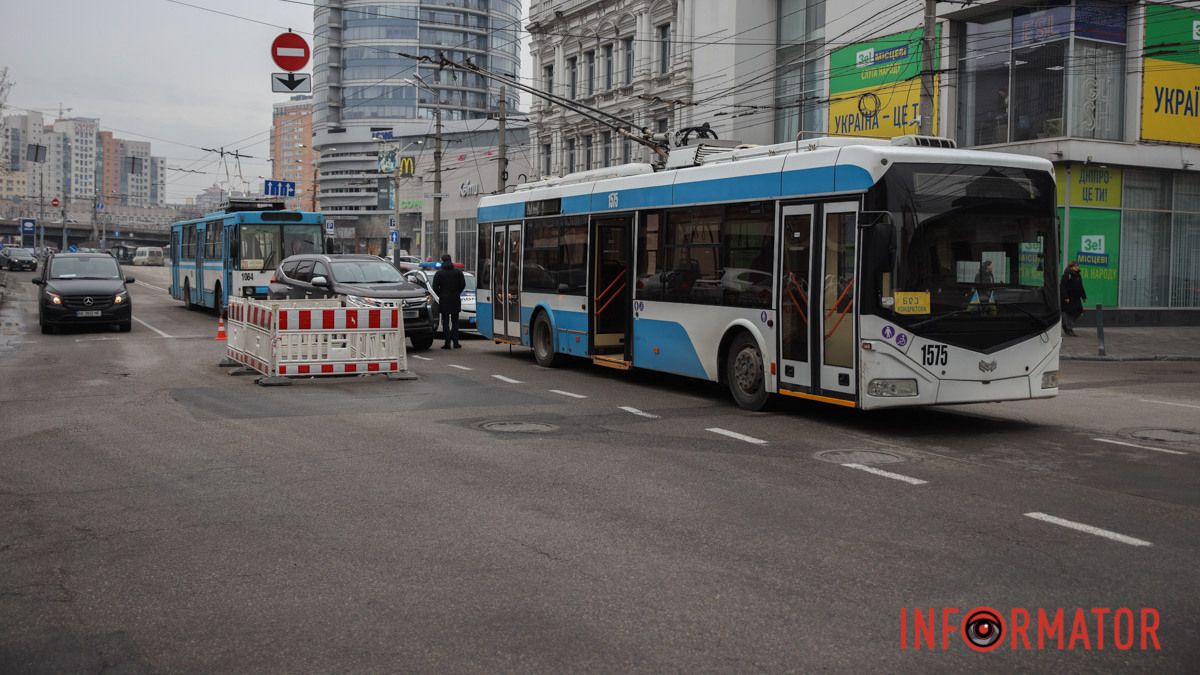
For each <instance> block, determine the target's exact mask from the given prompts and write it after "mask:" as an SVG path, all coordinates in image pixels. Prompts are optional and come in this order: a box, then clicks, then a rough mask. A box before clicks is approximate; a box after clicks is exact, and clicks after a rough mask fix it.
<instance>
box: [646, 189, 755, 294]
mask: <svg viewBox="0 0 1200 675" xmlns="http://www.w3.org/2000/svg"><path fill="white" fill-rule="evenodd" d="M664 221H665V227H664ZM642 223H643V225H642V227H641V228H639V232H638V273H637V276H638V284H637V298H638V299H639V300H666V301H668V302H687V303H694V304H705V305H725V306H729V307H754V308H759V307H761V308H766V307H769V306H770V304H771V295H772V280H773V279H774V275H773V274H772V273H771V268H772V266H773V265H774V255H775V250H774V246H775V235H774V229H775V208H774V204H772V203H771V202H751V203H747V204H730V205H728V206H704V207H696V208H687V209H672V210H669V211H666V212H661V211H653V212H648V213H643V214H642Z"/></svg>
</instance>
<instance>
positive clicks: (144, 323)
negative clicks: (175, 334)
mask: <svg viewBox="0 0 1200 675" xmlns="http://www.w3.org/2000/svg"><path fill="white" fill-rule="evenodd" d="M133 320H134V321H136V322H138V323H140V324H142V325H143V326H145V327H146V328H149V329H150V330H152V331H154V332H155V333H158V334H159V335H161V336H163V337H165V338H169V337H171V336H170V335H167V334H166V333H164V332H162V331H161V330H159V329H157V328H155V327H154V326H151V325H150V324H148V323H146V322H145V321H142V320H141V319H139V318H137V317H136V316H135V317H133Z"/></svg>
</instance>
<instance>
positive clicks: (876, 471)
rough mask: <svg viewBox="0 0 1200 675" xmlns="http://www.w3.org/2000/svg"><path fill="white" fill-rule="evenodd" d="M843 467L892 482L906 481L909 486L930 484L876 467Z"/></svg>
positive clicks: (850, 465)
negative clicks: (888, 479) (889, 479)
mask: <svg viewBox="0 0 1200 675" xmlns="http://www.w3.org/2000/svg"><path fill="white" fill-rule="evenodd" d="M842 466H844V467H846V468H848V469H858V470H859V471H866V472H867V473H870V474H875V475H876V476H883V477H884V478H891V479H892V480H899V481H904V482H905V483H908V484H909V485H924V484H925V483H927V482H928V481H923V480H921V479H920V478H913V477H912V476H905V475H904V474H899V473H892V472H891V471H884V470H883V469H876V468H875V467H873V466H867V465H866V464H843V465H842Z"/></svg>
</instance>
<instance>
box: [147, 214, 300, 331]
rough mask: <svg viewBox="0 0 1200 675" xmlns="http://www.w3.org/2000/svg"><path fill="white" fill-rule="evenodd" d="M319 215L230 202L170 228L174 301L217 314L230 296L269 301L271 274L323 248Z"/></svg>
mask: <svg viewBox="0 0 1200 675" xmlns="http://www.w3.org/2000/svg"><path fill="white" fill-rule="evenodd" d="M322 223H323V218H322V216H321V214H320V213H313V212H308V211H289V210H286V209H285V208H284V203H283V202H281V201H270V200H263V199H259V200H252V199H251V200H237V199H235V200H230V202H229V203H228V204H227V205H226V206H225V208H223V209H221V210H220V211H214V212H213V213H209V214H205V215H204V217H202V218H196V219H195V220H184V221H180V222H177V223H173V224H172V225H171V244H170V252H171V253H170V256H169V257H168V262H167V264H168V265H169V266H170V268H171V269H170V272H171V297H173V298H175V299H176V300H182V301H183V302H184V304H186V305H187V306H188V307H209V308H213V309H216V310H217V311H218V313H219V312H221V311H222V310H223V308H224V307H226V306H227V304H228V300H229V296H230V295H234V296H245V297H256V298H265V297H267V290H268V284H269V282H270V279H271V274H272V273H273V272H274V271H275V268H276V267H278V266H279V263H280V262H281V261H282V260H283V259H284V258H286V257H288V256H290V255H295V254H297V253H320V252H321V251H322V250H323V245H322V242H323V239H322Z"/></svg>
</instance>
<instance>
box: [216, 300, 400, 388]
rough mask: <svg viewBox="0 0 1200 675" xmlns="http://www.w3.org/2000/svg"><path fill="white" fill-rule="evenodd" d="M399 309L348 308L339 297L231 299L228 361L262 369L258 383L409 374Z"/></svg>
mask: <svg viewBox="0 0 1200 675" xmlns="http://www.w3.org/2000/svg"><path fill="white" fill-rule="evenodd" d="M400 311H401V310H400V309H399V308H393V307H380V308H363V307H346V306H344V305H343V304H342V301H341V300H267V301H262V300H254V299H250V298H236V297H235V298H230V299H229V311H228V318H229V321H228V322H227V326H226V328H227V330H228V334H229V341H228V343H227V347H226V354H227V356H228V357H229V358H230V360H232V361H235V362H237V363H240V364H242V365H243V366H246V367H247V368H250V369H253V370H255V371H257V372H259V373H262V374H263V376H264V377H263V378H260V379H259V383H260V384H284V383H286V378H290V377H314V376H321V375H351V374H388V375H393V374H397V375H398V374H407V373H408V353H407V350H406V349H405V344H404V320H403V318H402V316H401V314H400Z"/></svg>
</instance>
